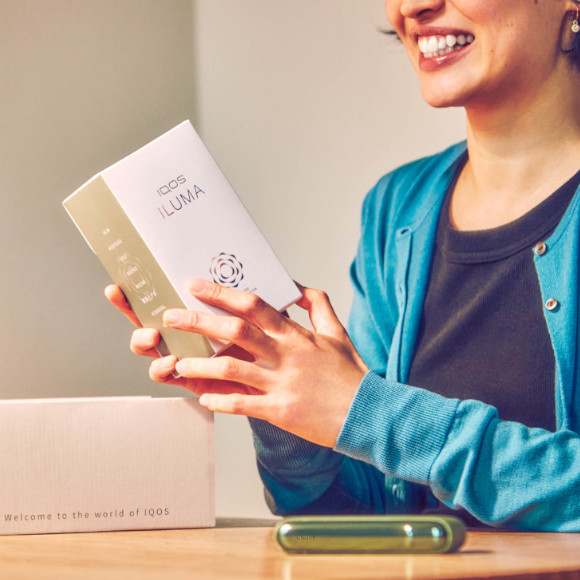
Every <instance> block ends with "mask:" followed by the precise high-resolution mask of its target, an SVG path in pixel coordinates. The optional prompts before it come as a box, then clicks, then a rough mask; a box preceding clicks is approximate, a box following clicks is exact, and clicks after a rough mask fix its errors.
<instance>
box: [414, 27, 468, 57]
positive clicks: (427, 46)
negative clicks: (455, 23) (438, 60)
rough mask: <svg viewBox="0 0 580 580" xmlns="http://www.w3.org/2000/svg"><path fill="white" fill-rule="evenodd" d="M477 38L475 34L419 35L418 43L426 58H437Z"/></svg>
mask: <svg viewBox="0 0 580 580" xmlns="http://www.w3.org/2000/svg"><path fill="white" fill-rule="evenodd" d="M474 40H475V37H474V36H473V34H463V33H461V34H457V35H456V34H445V35H439V34H437V35H431V36H419V37H418V40H417V44H418V46H419V50H420V51H421V54H422V55H423V57H424V58H435V57H440V56H444V55H446V54H449V53H450V52H453V51H456V50H460V49H462V48H463V47H465V46H467V45H468V44H471V43H472V42H473V41H474Z"/></svg>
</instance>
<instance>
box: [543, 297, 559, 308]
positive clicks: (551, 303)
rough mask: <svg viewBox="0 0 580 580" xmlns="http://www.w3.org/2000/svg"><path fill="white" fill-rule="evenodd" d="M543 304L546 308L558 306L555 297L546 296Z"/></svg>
mask: <svg viewBox="0 0 580 580" xmlns="http://www.w3.org/2000/svg"><path fill="white" fill-rule="evenodd" d="M545 306H546V308H547V309H548V310H554V309H555V308H556V307H557V306H558V301H557V300H556V299H555V298H548V300H546V304H545Z"/></svg>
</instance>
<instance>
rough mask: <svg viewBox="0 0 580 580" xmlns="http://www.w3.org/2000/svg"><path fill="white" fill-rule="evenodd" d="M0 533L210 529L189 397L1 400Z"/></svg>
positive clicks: (204, 414) (206, 418)
mask: <svg viewBox="0 0 580 580" xmlns="http://www.w3.org/2000/svg"><path fill="white" fill-rule="evenodd" d="M0 482H1V485H0V534H4V535H6V534H41V533H54V532H97V531H105V530H145V529H167V528H195V527H210V526H213V525H215V514H214V457H213V415H212V414H211V413H210V412H208V411H207V410H206V409H204V408H202V407H201V406H200V405H199V404H198V402H197V400H196V399H185V398H184V399H181V398H168V399H163V398H150V397H118V398H116V397H112V398H96V399H90V398H85V399H36V400H35V399H31V400H22V401H20V400H16V401H10V400H8V401H0Z"/></svg>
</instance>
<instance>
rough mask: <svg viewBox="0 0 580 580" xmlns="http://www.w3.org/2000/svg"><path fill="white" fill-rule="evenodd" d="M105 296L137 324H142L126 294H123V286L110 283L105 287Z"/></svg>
mask: <svg viewBox="0 0 580 580" xmlns="http://www.w3.org/2000/svg"><path fill="white" fill-rule="evenodd" d="M105 296H106V298H107V300H108V301H109V302H110V303H111V304H112V305H113V306H115V308H117V310H120V311H121V312H122V313H123V314H124V315H125V316H126V317H127V318H128V319H129V320H130V321H131V322H132V323H133V324H134V325H135V326H139V327H140V326H141V323H140V322H139V319H138V318H137V316H136V315H135V313H134V312H133V309H132V308H131V306H130V304H129V303H128V302H127V299H126V298H125V295H124V294H123V292H122V290H121V288H119V286H116V285H115V284H110V285H109V286H107V287H106V288H105Z"/></svg>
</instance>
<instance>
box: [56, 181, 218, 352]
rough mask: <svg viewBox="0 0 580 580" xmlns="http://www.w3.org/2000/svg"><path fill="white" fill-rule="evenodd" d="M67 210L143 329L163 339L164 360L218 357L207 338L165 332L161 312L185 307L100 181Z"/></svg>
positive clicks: (72, 200) (160, 347) (68, 202)
mask: <svg viewBox="0 0 580 580" xmlns="http://www.w3.org/2000/svg"><path fill="white" fill-rule="evenodd" d="M64 206H65V208H66V210H67V211H68V213H69V214H70V216H71V218H72V219H73V220H74V222H75V223H76V225H77V227H78V228H79V230H80V231H81V233H82V234H83V236H84V237H85V239H86V241H87V242H88V243H89V245H90V246H91V247H92V248H93V250H94V252H95V253H96V255H97V257H98V258H99V260H100V261H101V263H102V264H103V266H104V267H105V269H106V270H107V272H108V274H109V276H111V279H112V280H113V282H114V283H115V284H117V285H118V286H120V287H121V289H122V290H123V292H124V294H125V296H126V297H127V300H128V301H129V304H131V307H132V308H133V311H134V312H135V314H136V315H137V317H138V318H139V320H140V321H141V324H142V325H143V326H145V327H149V328H155V329H157V330H158V331H159V333H160V334H161V337H162V340H161V342H160V343H159V345H158V348H157V350H158V351H159V352H160V354H162V355H167V354H173V355H175V356H176V357H177V358H179V359H181V358H186V357H197V356H202V357H206V356H211V355H213V354H214V350H213V348H212V347H211V345H210V344H209V342H208V341H207V339H206V338H205V337H203V336H200V335H197V334H192V333H188V332H184V331H180V330H175V329H171V328H166V327H164V326H163V322H162V317H163V312H164V311H165V310H167V309H168V308H185V304H184V303H183V300H182V299H181V298H180V296H179V294H178V293H177V291H176V289H175V288H174V286H173V285H172V284H171V282H170V281H169V279H168V278H167V276H166V274H165V272H164V271H163V269H162V268H161V266H160V265H159V263H158V262H157V260H156V259H155V257H154V256H153V254H152V253H151V251H150V250H149V248H148V247H147V244H146V243H145V241H144V240H143V239H142V237H141V236H140V235H139V233H138V231H137V230H136V228H135V226H134V225H133V223H132V222H131V220H130V219H129V217H128V216H127V214H126V213H125V211H124V210H123V208H122V207H121V205H120V204H119V202H118V201H117V199H116V198H115V196H114V195H113V193H112V192H111V190H110V188H109V186H108V185H107V182H106V181H105V180H104V179H103V177H102V176H98V177H96V178H95V179H93V180H92V181H90V182H89V183H87V184H86V185H85V186H84V187H83V188H82V189H80V190H79V191H77V192H76V193H75V194H74V195H72V196H70V197H69V198H68V199H67V200H66V201H65V202H64Z"/></svg>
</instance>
